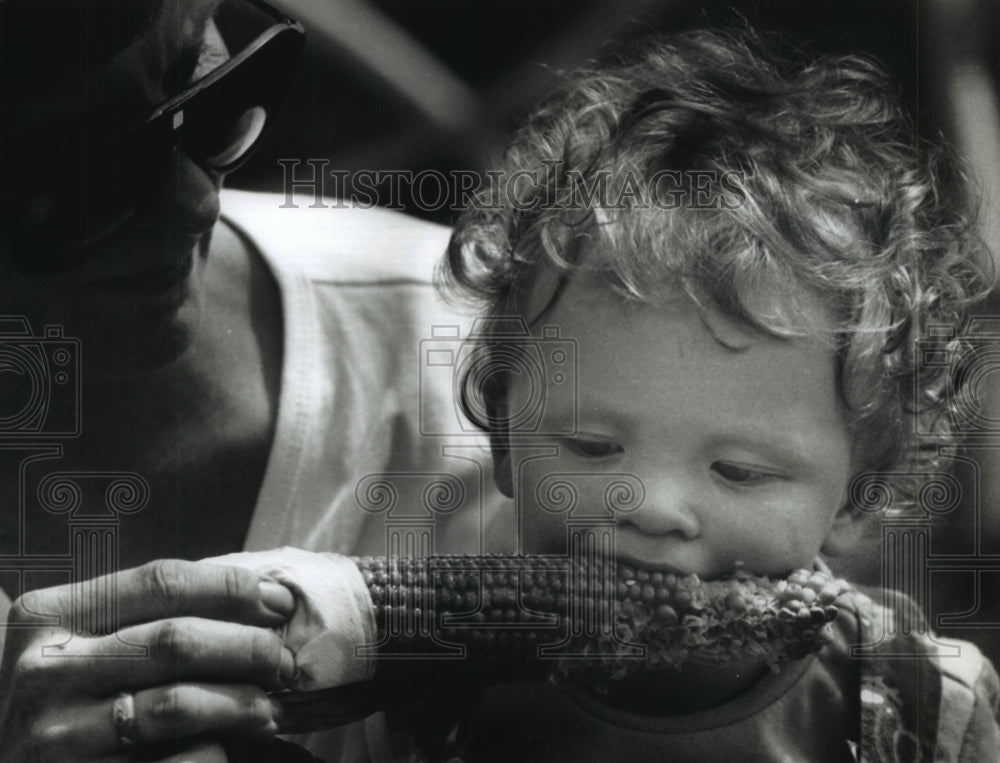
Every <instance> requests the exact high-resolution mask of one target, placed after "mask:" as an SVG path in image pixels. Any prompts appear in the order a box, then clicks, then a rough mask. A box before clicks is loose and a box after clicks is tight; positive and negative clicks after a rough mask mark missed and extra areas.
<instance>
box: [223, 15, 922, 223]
mask: <svg viewBox="0 0 1000 763" xmlns="http://www.w3.org/2000/svg"><path fill="white" fill-rule="evenodd" d="M276 5H278V6H281V7H283V8H284V9H285V10H286V11H287V12H288V13H289V14H290V15H292V16H293V17H296V18H298V19H300V20H302V21H303V23H304V24H305V25H306V27H307V30H308V31H309V33H310V34H309V41H308V43H307V49H306V53H305V56H304V60H303V62H302V65H301V68H300V71H299V77H298V80H297V82H296V84H295V87H294V90H293V91H292V93H291V95H290V98H289V101H288V103H287V104H286V106H285V109H284V113H283V114H282V116H281V119H280V123H279V124H278V126H277V127H276V129H275V130H274V131H273V132H272V133H271V134H270V136H269V138H268V140H267V143H266V145H265V146H264V147H262V149H261V150H260V151H259V152H258V153H257V155H256V156H255V158H254V161H253V163H252V164H251V165H249V166H247V167H246V168H245V169H243V170H242V171H241V172H240V173H239V174H238V175H237V176H235V177H233V178H232V179H231V181H230V184H231V185H236V186H243V187H249V188H256V189H266V188H269V189H278V188H280V187H281V185H282V182H283V180H282V178H283V175H282V173H283V171H284V170H283V168H282V167H281V166H280V165H279V164H278V159H279V158H285V159H293V160H296V159H297V160H299V161H301V162H305V161H306V160H308V159H325V160H328V161H329V165H328V168H327V169H328V170H340V171H343V172H345V173H346V174H347V176H348V177H350V176H353V175H354V174H355V173H356V172H357V171H359V170H363V169H368V170H413V171H416V170H421V169H427V168H435V169H438V170H440V171H442V172H444V173H447V172H448V171H452V170H473V171H480V170H482V169H483V167H484V164H485V163H487V162H488V161H489V157H491V156H492V155H494V154H495V152H496V151H497V150H498V149H499V148H500V147H501V146H502V144H503V141H504V139H505V137H506V135H507V134H508V132H509V130H510V128H511V127H512V126H513V125H515V124H516V123H517V120H518V119H519V117H521V116H522V115H523V114H524V113H525V112H526V111H527V110H528V109H530V108H531V106H532V105H533V104H534V103H536V102H537V101H538V100H539V98H541V97H542V96H544V95H545V94H546V93H547V92H549V91H551V90H552V89H553V88H555V87H556V86H557V85H558V84H559V82H560V75H561V73H562V72H565V71H568V70H572V69H573V68H576V67H579V66H583V65H588V64H591V63H600V62H602V61H608V60H611V59H614V58H615V57H616V56H618V55H619V54H621V53H622V52H623V51H627V50H628V49H629V47H631V46H634V45H635V44H636V42H637V41H641V40H642V39H644V38H646V37H648V36H650V35H653V34H655V33H657V32H664V31H673V30H679V29H683V28H688V27H691V26H695V25H715V26H718V25H732V24H734V23H740V20H741V19H745V20H746V21H747V22H749V23H750V24H752V25H754V26H757V27H760V28H764V29H771V30H779V31H781V32H784V33H787V34H788V36H789V39H791V40H793V41H794V43H795V44H796V45H800V46H803V47H805V48H806V49H809V50H814V51H818V52H845V51H861V52H866V53H869V54H872V55H875V56H877V57H878V58H880V59H881V60H882V61H883V62H884V64H885V65H886V67H887V68H888V69H889V71H890V72H891V73H892V75H893V76H894V77H895V79H896V81H897V82H898V85H899V89H900V92H901V93H902V95H903V97H904V98H905V99H906V101H907V103H909V104H910V105H911V106H912V108H913V113H914V119H915V120H916V122H917V125H918V129H919V131H920V133H921V134H922V135H933V134H935V133H936V132H937V131H938V130H939V129H940V128H941V124H940V119H938V118H937V116H938V114H937V112H938V109H937V108H936V107H935V104H934V102H933V99H931V98H928V97H926V92H925V91H926V86H927V84H928V83H926V82H924V80H925V79H926V78H925V77H922V76H921V74H922V73H923V72H926V71H927V70H928V69H929V68H933V62H927V61H925V60H923V59H922V56H923V55H925V54H924V53H923V52H922V50H921V45H920V38H921V35H926V34H928V33H929V32H928V30H926V29H925V28H924V27H923V26H922V22H921V13H920V11H921V9H920V7H919V4H918V3H917V2H914V0H837V1H836V2H832V1H829V0H811V1H810V2H802V1H801V0H757V1H756V2H736V3H734V2H732V1H731V0H730V1H729V2H722V1H718V0H715V1H713V0H708V1H707V2H692V1H691V0H619V1H618V2H615V3H608V2H602V1H601V0H506V1H505V2H500V1H498V0H369V2H363V0H308V1H307V0H279V2H277V3H276ZM300 169H301V171H302V172H303V173H306V175H308V172H309V171H310V168H309V167H307V166H301V168H300ZM345 190H347V189H344V188H343V186H342V185H339V186H338V185H337V184H335V183H332V182H331V183H329V184H328V186H327V191H328V192H329V193H333V194H343V193H344V191H345ZM389 191H390V189H389V188H388V184H386V185H385V187H384V188H383V193H384V196H383V198H382V199H381V201H383V203H392V204H395V203H396V202H397V201H399V202H400V203H401V204H402V205H403V206H404V207H405V208H406V209H407V210H408V211H410V212H412V213H415V214H420V215H422V216H425V217H431V218H433V219H437V220H439V221H441V222H448V221H449V220H450V219H451V218H452V217H453V210H450V209H448V208H442V209H427V208H426V207H427V206H428V205H426V204H425V205H421V204H419V203H412V200H411V199H407V198H404V199H402V200H399V199H397V198H396V196H395V195H394V196H393V197H392V198H391V199H390V198H389V195H388V193H389ZM430 195H433V194H430ZM422 206H423V207H424V208H421V207H422ZM439 206H443V207H447V205H439Z"/></svg>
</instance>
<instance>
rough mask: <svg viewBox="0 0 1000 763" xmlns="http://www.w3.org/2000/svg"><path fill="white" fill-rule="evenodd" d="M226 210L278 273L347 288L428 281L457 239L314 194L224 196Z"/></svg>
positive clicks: (415, 221)
mask: <svg viewBox="0 0 1000 763" xmlns="http://www.w3.org/2000/svg"><path fill="white" fill-rule="evenodd" d="M222 211H223V216H224V217H225V218H226V219H227V220H228V221H229V222H230V223H231V224H233V225H234V226H235V227H236V228H237V229H239V230H241V231H242V232H243V233H244V234H245V235H247V236H249V237H250V239H251V240H252V241H253V243H254V244H255V245H256V246H257V247H258V248H259V249H260V251H261V252H262V254H263V255H264V256H265V258H266V259H268V261H270V262H271V263H272V265H273V266H274V267H276V268H278V269H285V268H290V269H294V270H297V271H299V272H300V273H302V274H304V275H306V276H307V277H311V278H314V279H319V280H328V281H336V282H343V283H373V282H374V283H377V282H384V281H406V280H412V281H417V282H420V283H430V282H431V279H432V276H433V272H434V268H435V266H436V264H437V262H438V260H439V259H440V258H441V256H442V254H443V253H444V250H445V247H446V246H447V244H448V237H449V236H450V234H451V229H450V228H448V227H447V226H443V225H438V224H435V223H431V222H427V221H425V220H421V219H419V218H415V217H412V216H410V215H406V214H403V213H401V212H398V211H394V210H390V209H384V208H381V207H374V206H370V207H361V206H352V205H350V204H348V203H346V202H342V201H338V200H335V199H318V200H317V199H316V198H315V197H313V196H312V195H311V194H306V195H293V196H290V197H289V196H286V195H285V194H279V193H256V192H249V191H235V190H224V191H223V192H222Z"/></svg>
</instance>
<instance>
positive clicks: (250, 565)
mask: <svg viewBox="0 0 1000 763" xmlns="http://www.w3.org/2000/svg"><path fill="white" fill-rule="evenodd" d="M202 561H205V562H208V563H211V564H231V565H233V566H236V567H243V568H245V569H248V570H253V571H255V572H258V573H260V574H262V575H267V576H268V577H271V578H273V579H274V580H276V581H277V582H279V583H281V584H282V585H284V586H285V587H287V588H288V589H289V590H290V591H291V592H292V593H293V594H294V595H295V612H294V613H292V616H291V618H289V620H288V622H286V623H285V625H284V627H283V628H281V629H280V630H279V635H281V637H282V639H283V640H284V643H285V646H287V647H288V649H289V650H290V651H291V652H292V654H293V655H295V668H296V675H295V680H294V681H293V682H292V684H291V685H290V686H289V688H290V689H300V690H301V689H324V688H328V687H331V686H340V685H341V684H347V683H353V682H355V681H364V680H367V679H369V678H371V677H372V676H373V675H374V674H375V662H374V660H372V659H371V658H367V657H359V656H357V655H356V654H355V651H356V648H357V647H359V646H361V645H363V644H373V643H374V642H375V636H376V628H375V611H374V607H373V605H372V600H371V596H370V595H369V594H368V587H367V586H366V585H365V581H364V578H362V577H361V573H360V572H359V571H358V568H357V566H355V564H354V562H352V561H351V560H350V559H349V558H348V557H346V556H341V555H340V554H329V553H324V554H318V553H314V552H312V551H303V550H302V549H299V548H292V547H290V546H288V547H285V548H277V549H273V550H270V551H253V552H250V551H247V552H242V553H236V554H227V555H226V556H216V557H212V558H210V559H204V560H202Z"/></svg>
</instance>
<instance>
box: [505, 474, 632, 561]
mask: <svg viewBox="0 0 1000 763" xmlns="http://www.w3.org/2000/svg"><path fill="white" fill-rule="evenodd" d="M634 481H635V480H634V478H633V480H628V479H627V475H618V474H603V473H600V472H596V471H591V472H585V471H580V470H579V468H578V467H577V468H576V469H573V468H571V467H570V465H568V464H564V463H561V462H560V459H559V458H545V457H540V458H539V457H536V458H530V457H529V458H525V459H523V460H522V461H521V463H520V466H519V468H518V473H517V475H516V479H515V500H516V502H517V507H518V511H519V512H520V522H519V525H520V527H521V548H522V549H523V551H524V552H525V553H529V554H530V553H538V554H541V553H544V554H565V553H568V550H569V547H568V542H567V539H568V537H569V536H570V534H572V533H573V532H574V531H578V530H580V529H581V528H592V529H595V530H596V529H598V528H599V527H602V526H604V527H607V526H610V525H613V524H614V523H615V522H616V519H617V518H618V517H619V515H620V514H621V512H620V511H619V510H618V509H619V508H620V506H619V504H618V503H617V501H619V500H621V497H622V496H623V495H624V496H625V498H626V499H627V498H628V497H629V486H630V485H631V483H632V482H634ZM616 487H617V488H618V490H616ZM625 506H626V508H627V507H628V504H627V503H626V504H625Z"/></svg>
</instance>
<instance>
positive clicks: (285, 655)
mask: <svg viewBox="0 0 1000 763" xmlns="http://www.w3.org/2000/svg"><path fill="white" fill-rule="evenodd" d="M278 670H279V671H280V672H281V680H282V681H283V682H284V683H285V684H286V685H287V684H290V683H291V682H292V681H294V680H295V675H296V673H295V655H293V654H292V653H291V652H290V651H289V650H288V649H285V648H284V647H282V649H281V663H280V666H279V668H278Z"/></svg>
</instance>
